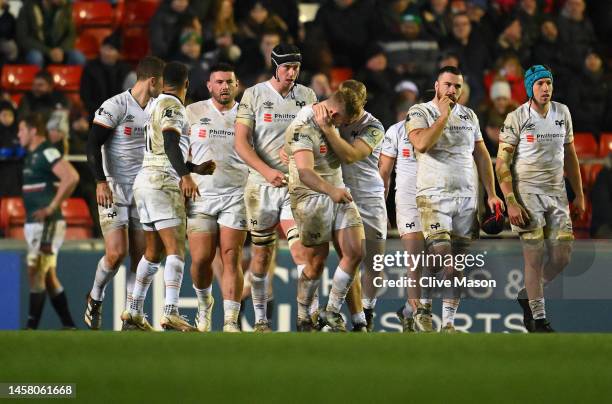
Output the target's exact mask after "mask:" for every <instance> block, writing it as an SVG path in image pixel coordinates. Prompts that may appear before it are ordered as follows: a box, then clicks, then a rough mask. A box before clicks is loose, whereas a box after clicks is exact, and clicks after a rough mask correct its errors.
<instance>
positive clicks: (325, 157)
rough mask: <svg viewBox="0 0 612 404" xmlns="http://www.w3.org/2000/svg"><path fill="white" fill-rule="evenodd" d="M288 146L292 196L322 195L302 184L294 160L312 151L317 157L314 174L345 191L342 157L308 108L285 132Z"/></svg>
mask: <svg viewBox="0 0 612 404" xmlns="http://www.w3.org/2000/svg"><path fill="white" fill-rule="evenodd" d="M285 142H286V144H287V147H286V148H287V153H288V154H289V192H290V193H292V194H294V195H296V196H298V197H302V196H308V195H320V193H319V192H316V191H313V190H312V189H310V188H308V186H306V185H305V184H304V183H302V181H301V180H300V175H299V173H298V170H297V166H296V164H295V159H294V157H293V155H294V153H295V152H297V151H299V150H309V151H311V152H312V154H313V156H314V171H315V172H316V173H317V174H319V175H320V176H321V178H323V179H324V180H325V181H327V182H329V183H330V184H332V185H333V186H335V187H344V182H343V181H342V167H341V165H340V160H339V159H338V156H337V155H336V154H335V153H334V151H333V150H332V148H331V147H330V146H329V144H328V143H327V139H326V138H325V135H324V134H323V133H322V132H321V130H320V129H319V127H318V126H317V124H316V123H315V121H314V111H313V110H312V106H311V105H308V106H306V107H304V108H302V110H301V111H300V112H299V113H298V115H297V117H296V118H295V120H294V121H293V122H292V123H291V125H289V127H288V128H287V130H286V131H285Z"/></svg>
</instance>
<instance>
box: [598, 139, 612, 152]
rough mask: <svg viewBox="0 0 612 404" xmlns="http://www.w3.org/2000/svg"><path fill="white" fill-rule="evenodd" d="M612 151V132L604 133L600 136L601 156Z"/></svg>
mask: <svg viewBox="0 0 612 404" xmlns="http://www.w3.org/2000/svg"><path fill="white" fill-rule="evenodd" d="M609 153H612V133H602V134H601V136H600V138H599V157H606V156H607V155H608V154H609Z"/></svg>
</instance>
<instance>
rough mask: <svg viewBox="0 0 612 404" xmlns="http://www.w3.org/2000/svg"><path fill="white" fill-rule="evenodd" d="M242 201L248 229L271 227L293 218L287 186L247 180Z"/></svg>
mask: <svg viewBox="0 0 612 404" xmlns="http://www.w3.org/2000/svg"><path fill="white" fill-rule="evenodd" d="M244 202H245V205H246V212H247V220H248V225H249V230H250V231H254V230H255V231H257V230H259V231H261V230H267V229H271V228H273V227H275V226H276V225H277V224H279V223H280V222H281V221H282V220H293V213H292V212H291V201H290V198H289V188H287V187H280V188H277V187H273V186H267V185H264V184H259V183H256V182H254V181H251V180H249V181H247V184H246V187H245V189H244Z"/></svg>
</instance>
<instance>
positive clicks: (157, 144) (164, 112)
mask: <svg viewBox="0 0 612 404" xmlns="http://www.w3.org/2000/svg"><path fill="white" fill-rule="evenodd" d="M150 111H151V117H150V118H149V121H148V122H147V125H146V127H145V128H146V129H145V153H144V159H143V161H142V167H143V168H148V169H152V170H156V171H163V172H167V173H170V174H171V175H172V176H173V177H175V178H176V179H177V180H179V175H178V174H177V172H176V170H174V168H173V167H172V164H170V160H169V159H168V156H167V155H166V151H165V149H164V135H163V133H162V132H163V131H164V130H167V129H172V130H174V131H176V132H177V136H179V134H180V139H179V146H180V148H181V152H182V154H183V160H184V161H187V155H188V153H189V123H188V122H187V113H186V111H185V106H184V105H183V103H182V102H181V100H180V99H178V98H177V97H176V96H174V95H171V94H161V95H160V96H159V97H157V98H156V99H155V101H153V103H152V104H151V107H150Z"/></svg>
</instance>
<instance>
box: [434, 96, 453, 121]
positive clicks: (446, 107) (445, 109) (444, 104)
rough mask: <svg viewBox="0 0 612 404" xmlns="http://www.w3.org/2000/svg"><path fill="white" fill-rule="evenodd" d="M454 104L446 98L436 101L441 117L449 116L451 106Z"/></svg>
mask: <svg viewBox="0 0 612 404" xmlns="http://www.w3.org/2000/svg"><path fill="white" fill-rule="evenodd" d="M452 104H454V101H453V100H451V99H450V98H449V97H448V96H446V95H445V96H443V97H442V98H440V100H439V101H438V105H439V106H440V113H441V114H442V116H443V117H447V116H449V115H450V111H451V105H452Z"/></svg>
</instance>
